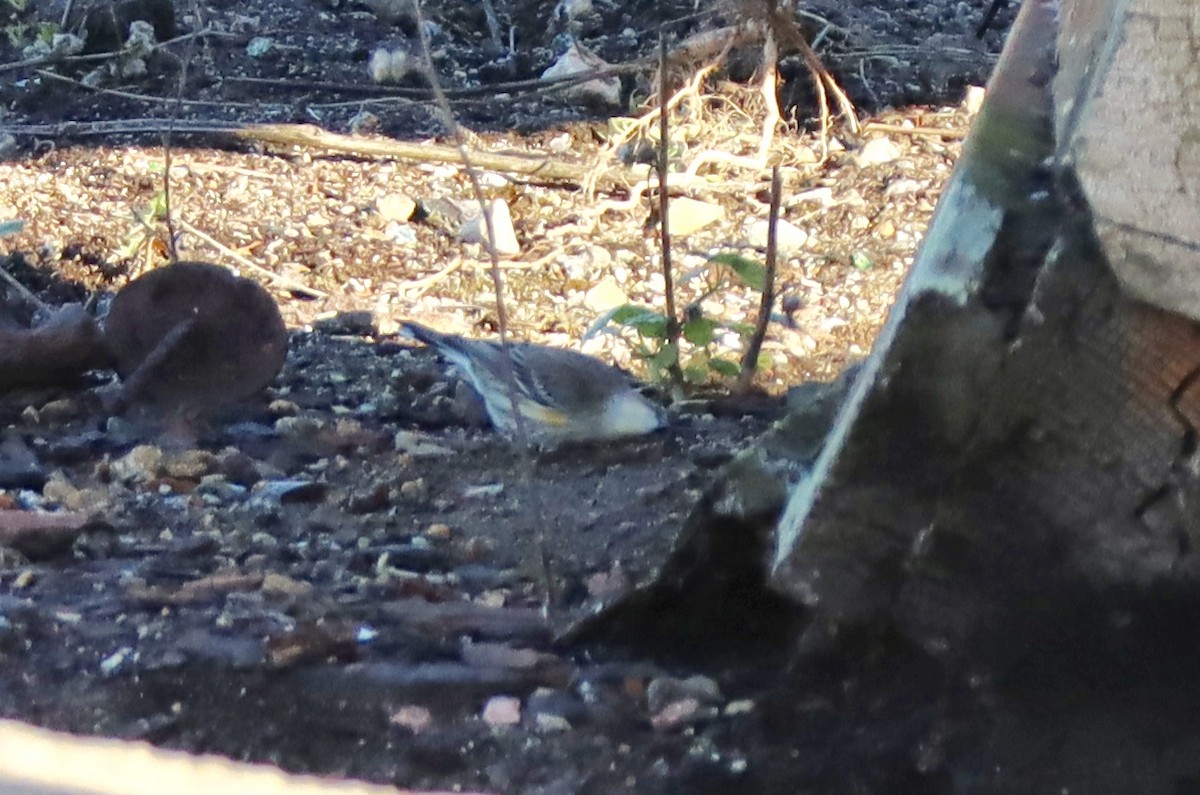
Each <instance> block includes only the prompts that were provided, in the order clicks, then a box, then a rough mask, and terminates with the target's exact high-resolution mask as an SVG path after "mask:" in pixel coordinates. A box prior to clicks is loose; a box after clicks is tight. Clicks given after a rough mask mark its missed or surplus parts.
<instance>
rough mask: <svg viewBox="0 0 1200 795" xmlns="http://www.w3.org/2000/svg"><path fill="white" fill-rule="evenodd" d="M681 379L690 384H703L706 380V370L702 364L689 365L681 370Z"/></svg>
mask: <svg viewBox="0 0 1200 795" xmlns="http://www.w3.org/2000/svg"><path fill="white" fill-rule="evenodd" d="M683 378H684V380H686V381H687V382H688V383H691V384H703V383H704V382H706V381H707V380H708V368H707V367H705V366H704V365H702V364H689V365H688V366H687V367H685V368H683Z"/></svg>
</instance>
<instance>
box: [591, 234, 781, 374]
mask: <svg viewBox="0 0 1200 795" xmlns="http://www.w3.org/2000/svg"><path fill="white" fill-rule="evenodd" d="M700 278H703V279H706V280H707V281H708V284H707V286H706V287H705V289H704V291H703V292H702V293H701V294H700V296H699V297H697V298H696V299H695V300H694V301H692V302H691V303H690V304H688V305H687V306H686V307H685V308H684V310H683V318H682V320H681V322H680V325H679V336H680V342H681V343H683V345H678V346H677V345H676V344H674V343H672V342H671V341H670V335H669V334H668V321H667V316H666V315H665V314H664V313H662V312H660V311H658V310H656V309H653V308H651V307H648V306H643V305H641V304H624V305H622V306H618V307H616V308H614V309H610V310H609V311H608V312H605V313H604V314H603V315H601V316H600V317H599V318H597V319H596V321H595V322H594V323H592V326H591V328H589V329H588V331H587V333H586V334H585V335H584V338H585V339H587V338H590V337H593V336H595V335H596V334H598V333H601V332H604V331H606V330H608V329H610V328H613V327H615V328H616V329H618V333H620V332H624V331H628V332H632V333H633V334H634V335H636V339H635V340H634V342H633V350H634V353H635V355H636V356H637V357H638V358H639V359H640V360H641V361H642V362H644V363H645V365H646V367H647V369H648V371H649V377H650V379H651V380H652V381H655V382H657V383H664V382H667V381H668V380H669V374H670V370H671V367H672V366H674V365H679V367H680V369H681V370H682V371H683V376H684V380H685V381H686V382H687V383H689V384H691V385H694V386H699V385H704V384H711V383H713V382H718V383H724V384H726V385H728V384H729V383H731V382H732V381H733V379H736V378H737V377H738V375H739V374H740V372H741V369H742V364H741V363H740V361H739V358H738V354H737V352H735V351H731V350H725V349H724V348H723V346H722V344H721V340H722V338H723V337H725V335H724V334H722V332H726V331H732V332H733V333H734V334H736V335H737V337H738V339H739V341H740V343H741V347H742V348H743V349H745V347H746V343H747V342H748V340H749V339H750V337H751V336H752V335H753V334H754V326H753V324H750V323H736V322H730V321H724V320H718V319H716V318H713V317H709V316H708V315H706V314H705V313H704V302H705V301H706V300H707V299H709V298H711V297H713V296H714V295H718V294H719V293H721V292H723V291H725V290H728V289H731V288H732V287H733V286H734V285H735V284H738V283H740V284H742V285H745V286H747V287H750V288H751V289H753V290H755V291H757V292H759V293H762V291H763V290H764V289H765V287H766V268H765V266H763V265H762V264H761V263H759V262H756V261H754V260H752V259H748V258H746V257H743V256H742V255H740V254H736V253H733V252H723V253H720V254H716V255H714V256H712V257H709V259H708V261H707V262H706V263H705V265H704V266H702V267H700V268H697V269H696V270H694V271H693V272H691V273H689V274H687V275H686V276H685V277H684V279H683V281H691V280H694V279H700ZM683 346H686V347H685V348H684V350H680V347H683Z"/></svg>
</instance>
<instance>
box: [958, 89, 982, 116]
mask: <svg viewBox="0 0 1200 795" xmlns="http://www.w3.org/2000/svg"><path fill="white" fill-rule="evenodd" d="M986 94H987V92H986V91H985V90H984V88H983V86H967V93H966V96H964V97H963V103H962V104H963V110H965V111H966V112H967V113H970V114H971V115H972V116H974V115H975V114H976V113H978V112H979V109H980V108H982V107H983V100H984V97H985V96H986Z"/></svg>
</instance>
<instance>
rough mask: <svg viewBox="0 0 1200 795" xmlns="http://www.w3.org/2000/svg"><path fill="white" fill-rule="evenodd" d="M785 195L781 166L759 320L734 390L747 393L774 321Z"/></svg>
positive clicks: (774, 185)
mask: <svg viewBox="0 0 1200 795" xmlns="http://www.w3.org/2000/svg"><path fill="white" fill-rule="evenodd" d="M782 195H783V179H782V178H781V177H780V175H779V166H775V167H774V168H773V169H771V209H770V212H769V214H768V215H767V263H766V268H765V270H766V273H765V274H764V276H763V290H762V296H761V298H760V301H759V304H758V320H757V321H756V322H755V324H754V335H753V336H751V337H750V342H749V344H748V345H746V352H745V354H743V356H742V369H741V371H740V372H739V373H738V380H737V384H736V386H735V391H737V392H745V391H747V390H749V389H750V384H751V383H752V382H753V381H754V373H755V372H756V371H757V370H758V355H759V353H761V352H762V344H763V340H764V339H766V336H767V326H768V324H770V322H771V310H772V309H773V308H774V306H775V267H776V261H777V260H778V257H779V243H778V228H779V205H780V202H781V198H782Z"/></svg>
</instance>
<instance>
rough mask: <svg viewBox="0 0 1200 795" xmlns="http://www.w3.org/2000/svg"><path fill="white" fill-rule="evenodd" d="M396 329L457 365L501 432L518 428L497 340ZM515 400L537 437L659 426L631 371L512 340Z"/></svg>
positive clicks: (615, 434)
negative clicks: (632, 378)
mask: <svg viewBox="0 0 1200 795" xmlns="http://www.w3.org/2000/svg"><path fill="white" fill-rule="evenodd" d="M401 334H402V335H403V336H406V337H408V338H410V339H415V340H417V341H419V342H423V343H425V344H426V345H429V346H430V347H433V348H435V349H437V350H438V352H439V353H441V355H442V356H443V357H444V358H446V359H448V360H449V361H450V362H452V363H453V364H455V365H457V366H458V368H459V369H460V370H462V372H463V374H464V375H465V376H466V377H467V379H468V380H469V381H470V382H471V385H472V386H473V387H474V388H475V391H477V392H478V393H479V394H480V396H481V397H482V398H483V402H484V405H485V406H486V408H487V413H488V417H490V418H491V420H492V424H493V425H494V426H495V427H496V430H498V431H499V432H500V433H502V434H504V435H505V436H508V437H510V438H511V437H513V436H515V435H516V432H517V423H516V418H515V417H514V415H513V411H512V408H513V406H512V399H511V397H510V395H509V388H508V384H507V381H506V376H505V369H506V368H505V363H504V353H503V350H502V349H501V347H500V343H499V342H494V341H491V340H473V339H467V338H466V337H460V336H458V335H456V334H444V333H442V332H440V331H434V330H433V329H431V328H427V327H425V326H422V325H420V324H418V323H410V322H406V323H405V324H404V325H403V326H402V328H401ZM508 349H509V353H510V355H511V358H512V371H513V377H514V380H515V382H516V387H517V404H518V406H519V407H520V411H521V414H522V416H523V418H524V425H525V432H526V433H527V434H528V435H529V436H530V438H531V439H532V440H534V441H538V442H546V441H563V440H568V439H570V440H599V439H615V438H620V437H625V436H640V435H642V434H646V433H650V432H651V431H654V430H657V429H658V428H661V427H662V426H663V424H664V418H663V413H662V411H661V409H660V408H659V407H658V406H656V405H654V404H653V403H651V402H650V401H649V400H647V399H646V398H645V397H643V396H642V395H641V394H640V393H639V392H638V391H637V390H636V389H635V388H634V385H633V383H632V382H631V381H630V379H629V377H628V376H626V375H625V373H623V372H621V371H620V370H618V369H617V368H615V367H612V366H611V365H608V364H605V363H604V362H602V361H600V360H599V359H596V358H594V357H592V356H588V355H586V354H582V353H577V352H575V351H568V350H563V349H562V348H550V347H547V346H544V345H533V344H531V343H524V342H517V343H511V344H510V345H509V346H508Z"/></svg>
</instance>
